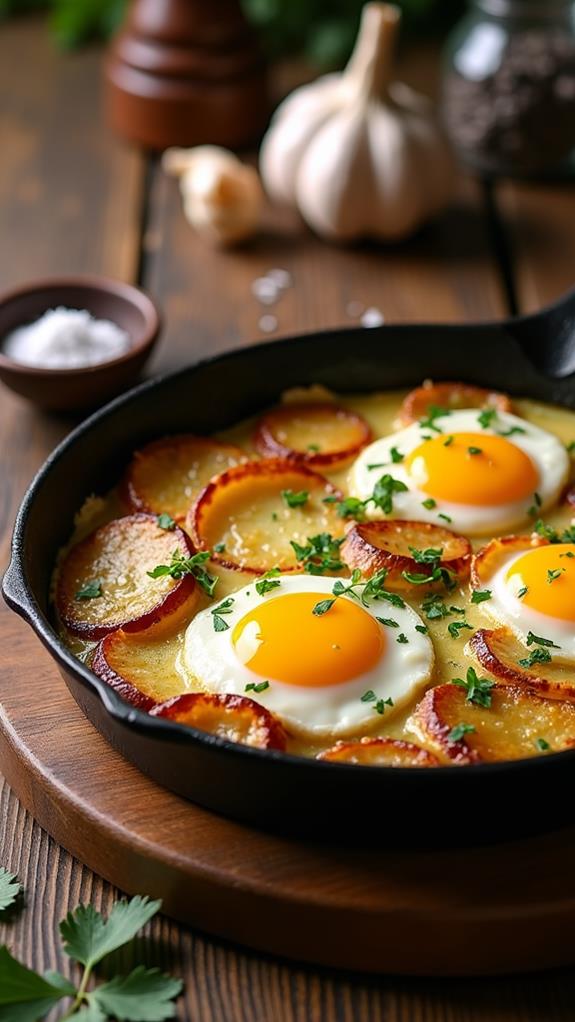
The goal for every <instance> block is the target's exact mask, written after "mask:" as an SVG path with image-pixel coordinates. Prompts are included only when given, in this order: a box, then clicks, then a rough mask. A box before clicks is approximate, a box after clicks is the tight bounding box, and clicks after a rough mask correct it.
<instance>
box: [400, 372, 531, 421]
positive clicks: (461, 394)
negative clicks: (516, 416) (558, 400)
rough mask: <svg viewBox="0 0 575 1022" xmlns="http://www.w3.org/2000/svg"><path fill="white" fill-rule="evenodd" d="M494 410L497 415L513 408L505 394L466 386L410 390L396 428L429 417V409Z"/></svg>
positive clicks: (450, 384) (429, 384) (437, 385)
mask: <svg viewBox="0 0 575 1022" xmlns="http://www.w3.org/2000/svg"><path fill="white" fill-rule="evenodd" d="M433 407H435V408H446V409H448V410H449V411H452V410H453V409H455V408H495V409H496V410H497V411H498V412H511V411H512V410H513V406H512V404H511V398H510V397H509V395H508V394H501V393H499V392H498V391H494V390H486V389H485V388H484V387H474V386H473V385H471V384H469V383H453V382H447V383H443V382H442V383H433V381H432V380H426V381H425V383H424V384H423V386H421V387H416V388H415V390H411V391H410V392H409V394H408V395H407V396H406V398H405V399H404V401H403V404H402V406H401V408H400V411H399V416H398V425H399V426H409V425H410V424H411V423H412V422H418V421H419V419H422V418H424V416H426V415H428V414H429V410H430V408H433Z"/></svg>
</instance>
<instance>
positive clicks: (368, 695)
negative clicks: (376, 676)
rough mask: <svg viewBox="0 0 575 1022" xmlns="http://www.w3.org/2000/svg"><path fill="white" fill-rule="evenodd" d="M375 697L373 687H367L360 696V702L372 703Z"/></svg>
mask: <svg viewBox="0 0 575 1022" xmlns="http://www.w3.org/2000/svg"><path fill="white" fill-rule="evenodd" d="M376 699H377V696H376V694H375V692H374V691H373V689H371V688H370V689H368V690H367V692H364V693H363V695H362V697H361V701H362V703H373V702H374V701H375V700H376Z"/></svg>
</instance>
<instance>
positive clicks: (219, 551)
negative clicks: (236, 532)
mask: <svg viewBox="0 0 575 1022" xmlns="http://www.w3.org/2000/svg"><path fill="white" fill-rule="evenodd" d="M225 549H226V544H225V543H216V544H215V545H214V552H215V553H216V554H223V553H224V551H225Z"/></svg>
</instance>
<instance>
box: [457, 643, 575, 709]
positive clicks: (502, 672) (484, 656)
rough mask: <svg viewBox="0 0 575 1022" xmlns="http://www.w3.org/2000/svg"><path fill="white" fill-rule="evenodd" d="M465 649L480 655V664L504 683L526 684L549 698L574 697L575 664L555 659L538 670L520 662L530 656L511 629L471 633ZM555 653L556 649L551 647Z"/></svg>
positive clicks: (478, 657)
mask: <svg viewBox="0 0 575 1022" xmlns="http://www.w3.org/2000/svg"><path fill="white" fill-rule="evenodd" d="M536 648H537V646H531V650H533V649H536ZM465 652H466V653H468V654H472V655H473V656H475V657H477V659H478V661H479V663H480V664H481V666H482V667H483V668H484V669H485V670H486V671H489V673H490V674H492V675H493V676H494V677H495V678H498V679H499V680H500V681H501V682H503V683H504V684H505V685H523V686H526V687H528V688H529V690H530V691H532V692H535V694H536V695H540V696H546V697H547V698H549V699H572V700H575V666H574V665H573V664H568V663H567V662H566V661H561V660H560V659H559V658H556V659H555V658H554V659H553V660H552V661H551V662H550V663H546V664H537V673H535V672H534V671H531V670H530V669H529V668H526V667H522V666H521V664H520V663H519V661H520V660H524V659H525V658H526V657H528V656H529V653H530V649H526V647H525V646H523V645H522V644H521V643H520V642H519V641H518V640H517V639H516V637H515V635H514V634H513V632H512V631H511V629H510V628H494V629H488V628H480V629H479V631H477V632H475V634H474V635H472V636H471V638H470V640H469V642H468V643H467V646H466V649H465ZM550 652H551V653H553V650H550Z"/></svg>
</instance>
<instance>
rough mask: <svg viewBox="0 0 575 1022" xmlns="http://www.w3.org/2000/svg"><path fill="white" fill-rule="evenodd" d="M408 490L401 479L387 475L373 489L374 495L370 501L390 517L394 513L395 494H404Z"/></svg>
mask: <svg viewBox="0 0 575 1022" xmlns="http://www.w3.org/2000/svg"><path fill="white" fill-rule="evenodd" d="M406 490H407V486H406V485H405V483H402V482H401V480H400V479H394V478H393V476H390V475H389V474H386V475H384V476H382V477H381V479H379V480H378V481H377V483H376V484H375V486H374V488H373V493H372V495H371V497H370V498H369V500H370V501H371V502H373V504H375V506H376V507H379V508H381V510H382V511H383V513H384V514H386V515H389V514H391V512H392V511H393V496H394V494H395V493H404V492H405V491H406Z"/></svg>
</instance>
